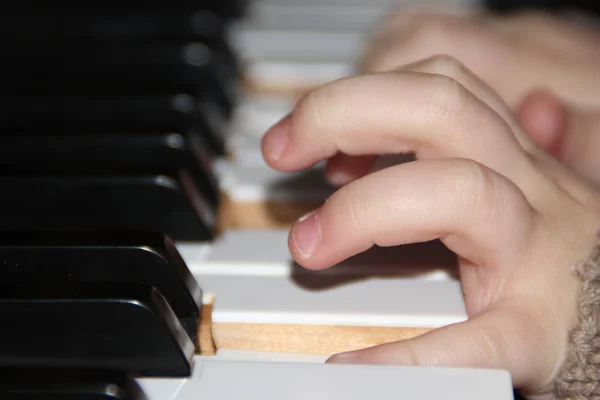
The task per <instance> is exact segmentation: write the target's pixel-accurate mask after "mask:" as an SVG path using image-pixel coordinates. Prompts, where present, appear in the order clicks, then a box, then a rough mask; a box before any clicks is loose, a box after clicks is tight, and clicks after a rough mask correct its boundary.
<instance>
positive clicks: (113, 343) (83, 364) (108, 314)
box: [0, 281, 194, 377]
mask: <svg viewBox="0 0 600 400" xmlns="http://www.w3.org/2000/svg"><path fill="white" fill-rule="evenodd" d="M0 318H2V329H0V354H2V357H0V367H4V368H9V367H23V368H27V367H40V368H83V369H88V368H89V369H109V370H113V369H114V370H119V371H123V372H126V373H129V374H131V375H132V376H134V377H138V376H144V377H187V376H189V374H190V371H191V363H192V357H193V354H194V345H193V343H192V342H191V341H190V339H189V338H188V336H187V334H186V333H185V332H184V331H183V329H182V328H181V326H180V325H179V322H178V320H177V318H176V317H175V315H174V314H173V312H172V311H171V309H170V307H169V305H168V303H167V302H166V300H165V299H164V298H163V296H162V295H161V294H160V292H159V291H158V290H156V289H155V288H151V287H147V286H142V285H139V284H131V283H119V284H97V283H87V284H84V283H80V282H72V281H40V282H26V283H2V284H0Z"/></svg>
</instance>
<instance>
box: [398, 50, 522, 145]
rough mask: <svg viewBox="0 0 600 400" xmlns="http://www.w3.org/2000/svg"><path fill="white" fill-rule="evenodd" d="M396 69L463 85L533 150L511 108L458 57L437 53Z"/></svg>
mask: <svg viewBox="0 0 600 400" xmlns="http://www.w3.org/2000/svg"><path fill="white" fill-rule="evenodd" d="M398 71H413V72H422V73H429V74H438V75H443V76H447V77H449V78H452V79H454V80H456V81H457V82H458V83H460V84H461V85H462V86H464V87H465V88H466V89H467V90H468V91H469V92H470V93H471V94H473V95H474V96H475V97H477V98H478V99H479V100H481V101H482V102H484V103H485V104H486V105H488V106H489V107H490V108H491V109H492V110H494V111H495V112H496V113H497V114H498V115H500V117H502V119H503V120H504V121H506V123H507V124H508V125H509V127H510V129H511V130H512V132H513V133H514V134H515V137H516V138H517V140H518V141H519V143H520V144H521V146H523V147H524V148H525V149H526V150H529V151H532V150H533V142H532V141H531V140H530V139H529V137H527V135H526V134H525V133H524V132H523V130H522V129H521V127H520V126H519V124H518V121H517V120H516V119H515V117H514V116H513V113H512V110H511V109H510V108H509V107H508V105H507V104H506V103H505V102H504V100H503V99H502V98H501V97H500V95H498V93H497V92H496V91H495V90H493V89H492V88H491V87H490V86H489V85H488V84H487V83H485V82H484V81H483V80H481V79H480V78H479V77H477V76H476V75H475V74H474V73H473V72H472V71H471V70H469V69H468V68H466V67H465V65H464V64H463V63H462V62H460V61H459V60H458V59H456V58H454V57H451V56H445V55H437V56H433V57H430V58H427V59H424V60H419V61H417V62H415V63H412V64H408V65H405V66H403V67H401V68H399V69H398Z"/></svg>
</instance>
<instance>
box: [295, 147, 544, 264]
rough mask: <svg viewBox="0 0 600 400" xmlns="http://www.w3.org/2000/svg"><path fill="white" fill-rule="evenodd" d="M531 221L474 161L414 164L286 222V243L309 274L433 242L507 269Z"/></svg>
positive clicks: (522, 205) (512, 193) (501, 181)
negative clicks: (370, 253) (371, 253)
mask: <svg viewBox="0 0 600 400" xmlns="http://www.w3.org/2000/svg"><path fill="white" fill-rule="evenodd" d="M533 216H534V214H533V212H532V210H531V207H530V206H529V204H528V203H527V201H526V200H525V198H524V196H523V194H522V193H521V191H520V190H519V189H518V188H517V187H516V186H514V184H512V183H511V182H510V181H509V180H507V179H506V178H504V177H502V176H501V175H499V174H497V173H495V172H493V171H491V170H490V169H488V168H485V167H483V166H482V165H480V164H477V163H475V162H473V161H470V160H465V159H462V160H461V159H454V160H430V161H416V162H412V163H408V164H403V165H398V166H393V167H390V168H387V169H384V170H381V171H378V172H375V173H372V174H370V175H369V176H367V177H365V178H362V179H359V180H356V181H354V182H352V183H350V184H348V185H346V186H344V187H343V188H341V189H339V190H338V191H337V192H336V193H334V194H333V195H332V196H330V197H329V198H328V200H327V201H326V202H325V204H323V205H322V206H321V207H320V208H319V209H317V210H316V211H314V212H313V213H312V214H311V215H309V216H307V217H304V218H301V219H300V220H299V221H298V222H297V223H296V224H294V226H293V227H292V229H291V231H290V235H289V238H288V246H289V249H290V252H291V254H292V256H293V258H294V259H295V260H296V261H297V262H298V263H299V264H300V265H302V266H304V267H305V268H309V269H324V268H328V267H330V266H332V265H335V264H338V263H339V262H341V261H343V260H345V259H347V258H349V257H351V256H354V255H356V254H358V253H362V252H363V251H365V250H367V249H369V248H371V247H372V246H373V245H378V246H384V247H385V246H396V245H402V244H408V243H416V242H425V241H430V240H434V239H438V238H439V239H441V240H442V241H443V242H444V243H445V244H446V245H447V246H448V248H449V249H450V250H452V251H454V252H455V253H456V254H458V255H459V256H461V257H463V258H465V259H468V260H471V261H473V262H474V263H476V264H478V265H492V264H502V265H515V259H513V258H512V257H516V256H517V255H518V254H521V253H522V251H521V246H523V243H528V242H527V240H525V238H527V237H528V235H530V233H531V229H532V226H533V225H532V224H533ZM498 249H502V251H501V252H499V251H498Z"/></svg>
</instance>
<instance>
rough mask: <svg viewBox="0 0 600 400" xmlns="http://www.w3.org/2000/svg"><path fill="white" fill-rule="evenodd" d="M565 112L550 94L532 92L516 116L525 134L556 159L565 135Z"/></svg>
mask: <svg viewBox="0 0 600 400" xmlns="http://www.w3.org/2000/svg"><path fill="white" fill-rule="evenodd" d="M565 113H566V110H565V109H564V107H563V105H562V104H561V102H560V100H558V99H557V98H556V97H555V96H554V95H553V94H552V93H550V92H547V91H534V92H532V93H530V94H528V95H527V96H526V97H525V98H524V99H523V102H522V103H521V104H520V106H519V109H518V111H517V115H518V118H519V121H520V122H521V125H522V126H523V129H524V130H525V132H526V133H527V134H528V135H529V137H531V139H532V140H533V141H534V142H535V143H536V144H537V145H538V146H540V147H541V148H542V149H544V150H545V151H547V152H548V153H549V154H552V155H553V156H555V157H558V156H559V154H560V147H561V144H562V143H563V141H564V139H565V134H566V131H565V129H566V114H565Z"/></svg>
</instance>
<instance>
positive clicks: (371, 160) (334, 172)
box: [324, 153, 377, 186]
mask: <svg viewBox="0 0 600 400" xmlns="http://www.w3.org/2000/svg"><path fill="white" fill-rule="evenodd" d="M375 161H377V156H355V157H353V156H349V155H347V154H341V153H339V154H337V155H335V156H333V157H332V158H331V159H329V160H328V161H327V166H326V167H325V172H324V173H325V178H326V179H327V181H328V182H329V183H331V184H332V185H334V186H343V185H345V184H347V183H350V182H352V181H353V180H355V179H358V178H361V177H363V176H365V175H367V174H368V173H369V172H370V171H371V169H372V168H373V165H374V164H375Z"/></svg>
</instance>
